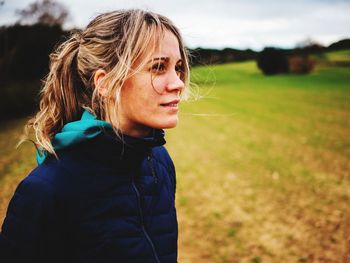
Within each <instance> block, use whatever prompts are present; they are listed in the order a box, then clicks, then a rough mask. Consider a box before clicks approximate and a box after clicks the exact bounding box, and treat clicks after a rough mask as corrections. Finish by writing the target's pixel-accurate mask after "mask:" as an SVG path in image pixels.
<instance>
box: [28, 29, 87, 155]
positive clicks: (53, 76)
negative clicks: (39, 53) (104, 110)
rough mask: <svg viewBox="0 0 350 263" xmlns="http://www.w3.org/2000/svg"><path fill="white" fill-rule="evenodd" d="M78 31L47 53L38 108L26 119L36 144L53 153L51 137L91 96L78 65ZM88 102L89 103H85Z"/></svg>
mask: <svg viewBox="0 0 350 263" xmlns="http://www.w3.org/2000/svg"><path fill="white" fill-rule="evenodd" d="M79 45H80V35H79V33H75V34H74V35H72V36H71V37H70V38H69V39H68V40H67V41H65V42H64V43H62V44H61V45H60V46H59V47H58V49H57V50H56V51H55V52H54V53H52V54H51V55H50V71H49V74H48V75H47V77H46V79H45V80H44V83H43V88H42V90H41V92H40V104H39V112H38V113H37V114H36V115H35V116H34V117H33V118H32V119H31V120H29V122H28V124H27V127H26V129H25V130H26V131H27V132H26V133H28V131H29V129H30V128H31V127H33V129H34V133H35V137H36V142H37V144H38V145H37V146H39V147H41V148H42V149H44V150H46V151H48V152H49V153H51V154H54V155H55V151H54V149H53V147H52V144H51V140H52V138H53V136H54V135H55V134H56V133H57V132H59V131H60V130H61V129H62V127H63V125H64V124H66V123H68V122H71V121H74V120H77V119H78V118H79V117H80V115H81V114H82V106H83V105H84V104H86V103H87V102H88V101H89V100H90V99H91V96H89V94H88V92H87V90H86V89H85V88H84V87H83V84H82V82H81V79H80V77H79V73H78V69H77V56H78V52H79ZM87 104H88V103H87Z"/></svg>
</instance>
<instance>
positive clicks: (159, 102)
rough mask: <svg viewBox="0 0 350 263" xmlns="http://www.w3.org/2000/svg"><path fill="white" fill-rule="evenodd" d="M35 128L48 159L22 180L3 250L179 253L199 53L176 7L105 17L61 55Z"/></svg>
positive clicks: (61, 255)
mask: <svg viewBox="0 0 350 263" xmlns="http://www.w3.org/2000/svg"><path fill="white" fill-rule="evenodd" d="M50 58H51V62H50V72H49V74H48V76H47V78H46V80H45V82H44V86H43V89H42V92H41V101H40V110H39V112H38V113H37V114H36V116H35V117H34V118H33V119H32V120H31V121H30V122H29V123H28V125H27V126H28V127H29V128H31V127H32V128H33V129H34V132H35V136H36V143H37V144H38V146H39V149H38V152H37V161H38V163H39V165H38V167H37V168H35V169H34V170H33V171H32V172H31V173H30V174H29V175H28V176H27V177H26V178H25V179H24V180H23V181H22V182H21V183H20V184H19V186H18V188H17V190H16V192H15V194H14V196H13V198H12V200H11V202H10V204H9V207H8V211H7V215H6V218H5V221H4V224H3V226H2V233H1V235H0V261H1V262H36V263H39V262H45V263H53V262H60V263H62V262H75V263H76V262H82V263H89V262H94V263H95V262H96V263H103V262H114V263H116V262H123V263H127V262H133V263H136V262H140V263H146V262H167V263H168V262H177V219H176V210H175V204H174V203H175V202H174V199H175V186H176V185H175V184H176V181H175V169H174V166H173V162H172V160H171V158H170V157H169V155H168V153H167V151H166V149H165V148H164V146H163V145H164V143H165V140H164V131H163V130H162V129H165V128H173V127H175V126H176V124H177V122H178V116H177V114H178V105H179V102H180V95H181V96H182V97H183V95H184V92H185V91H186V90H187V89H186V87H187V84H188V79H189V67H188V59H187V53H186V50H185V47H184V44H183V41H182V38H181V36H180V34H179V31H178V29H177V28H176V27H175V26H174V25H173V24H172V22H171V21H170V20H169V19H167V18H166V17H164V16H161V15H159V14H155V13H152V12H145V11H142V10H121V11H114V12H110V13H105V14H102V15H99V16H98V17H96V18H95V19H94V20H93V21H91V22H90V24H89V25H88V26H87V28H86V29H85V30H83V31H82V32H80V33H75V34H74V35H73V36H72V37H71V38H70V39H68V40H67V41H66V42H64V43H63V44H61V45H60V46H59V47H58V49H57V50H56V52H54V53H53V54H52V55H51V56H50Z"/></svg>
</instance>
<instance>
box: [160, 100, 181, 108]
mask: <svg viewBox="0 0 350 263" xmlns="http://www.w3.org/2000/svg"><path fill="white" fill-rule="evenodd" d="M179 102H180V100H177V99H176V100H172V101H169V102H167V103H161V104H160V106H163V107H178V105H179Z"/></svg>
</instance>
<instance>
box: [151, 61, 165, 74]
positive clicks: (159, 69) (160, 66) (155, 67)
mask: <svg viewBox="0 0 350 263" xmlns="http://www.w3.org/2000/svg"><path fill="white" fill-rule="evenodd" d="M151 70H152V72H156V73H159V72H163V71H164V70H165V65H164V64H162V63H157V64H155V65H153V66H152V68H151Z"/></svg>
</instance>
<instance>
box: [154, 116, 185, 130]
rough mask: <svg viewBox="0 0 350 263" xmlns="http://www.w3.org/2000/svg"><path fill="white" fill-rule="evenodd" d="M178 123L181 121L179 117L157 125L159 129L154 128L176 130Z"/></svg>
mask: <svg viewBox="0 0 350 263" xmlns="http://www.w3.org/2000/svg"><path fill="white" fill-rule="evenodd" d="M178 121H179V119H178V118H177V117H174V118H171V119H168V120H166V121H164V122H159V123H158V124H157V127H154V128H157V129H171V128H175V127H176V126H177V123H178Z"/></svg>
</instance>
